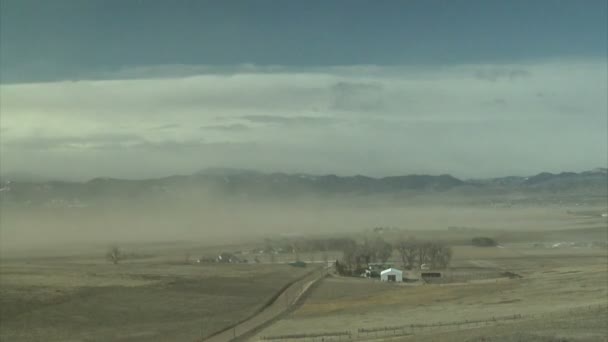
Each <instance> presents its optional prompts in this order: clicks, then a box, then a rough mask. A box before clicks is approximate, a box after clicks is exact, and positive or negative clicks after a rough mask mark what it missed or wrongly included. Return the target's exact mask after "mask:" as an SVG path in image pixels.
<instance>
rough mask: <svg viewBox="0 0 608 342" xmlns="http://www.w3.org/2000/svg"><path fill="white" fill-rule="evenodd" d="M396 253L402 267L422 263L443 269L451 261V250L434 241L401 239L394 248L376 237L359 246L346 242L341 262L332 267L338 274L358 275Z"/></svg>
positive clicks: (383, 262) (354, 242) (384, 261)
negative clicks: (372, 264) (371, 264)
mask: <svg viewBox="0 0 608 342" xmlns="http://www.w3.org/2000/svg"><path fill="white" fill-rule="evenodd" d="M394 250H396V251H397V253H398V254H399V257H400V259H401V262H402V264H403V267H404V268H406V269H413V268H416V267H420V265H422V264H426V265H428V266H429V267H431V268H436V269H438V268H446V267H447V266H448V265H449V264H450V261H451V260H452V248H450V247H449V246H447V245H446V244H444V243H442V242H437V241H417V240H414V239H408V240H401V241H399V242H397V243H396V244H395V245H391V244H390V243H388V242H386V241H384V240H383V239H382V238H380V237H377V238H376V239H374V240H369V239H366V240H364V241H363V242H362V243H357V242H356V241H354V240H349V243H348V244H347V245H346V246H345V248H343V249H342V253H343V254H342V260H341V262H338V263H337V264H336V267H337V268H338V272H340V273H342V274H360V273H362V272H363V271H364V270H365V269H366V268H367V267H368V266H369V264H370V263H381V264H385V263H386V262H387V261H388V259H389V258H390V257H391V256H392V255H393V251H394Z"/></svg>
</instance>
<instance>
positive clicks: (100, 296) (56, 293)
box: [0, 258, 306, 341]
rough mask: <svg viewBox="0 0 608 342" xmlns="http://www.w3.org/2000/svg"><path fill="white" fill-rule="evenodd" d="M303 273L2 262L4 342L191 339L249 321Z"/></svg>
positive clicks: (158, 263)
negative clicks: (284, 286) (259, 309)
mask: <svg viewBox="0 0 608 342" xmlns="http://www.w3.org/2000/svg"><path fill="white" fill-rule="evenodd" d="M304 272H306V269H299V268H293V267H290V266H287V265H231V264H228V265H222V264H208V265H187V264H183V265H180V264H169V263H167V262H166V261H164V262H163V261H162V260H149V261H139V262H131V263H124V264H119V265H111V264H107V263H104V262H103V261H100V260H93V259H91V260H86V259H85V260H83V259H81V258H78V259H76V258H55V259H35V260H30V261H26V260H13V261H4V262H3V263H2V264H0V275H1V276H0V340H2V341H38V340H40V341H169V340H171V341H192V340H194V339H196V338H198V337H200V336H201V335H203V336H207V335H209V334H211V333H213V332H215V331H218V330H220V329H222V328H223V327H226V326H228V325H230V324H232V323H235V322H237V321H239V320H241V319H244V318H246V317H248V316H249V315H251V314H252V313H254V312H255V311H256V310H257V309H258V308H260V307H261V306H262V305H263V304H264V302H265V301H267V300H268V299H270V298H271V297H272V296H273V295H274V294H275V293H276V292H277V291H278V290H280V288H281V287H282V286H283V285H285V284H286V283H287V282H289V281H290V280H292V279H295V278H297V277H299V276H301V275H302V274H303V273H304Z"/></svg>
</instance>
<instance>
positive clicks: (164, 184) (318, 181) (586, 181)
mask: <svg viewBox="0 0 608 342" xmlns="http://www.w3.org/2000/svg"><path fill="white" fill-rule="evenodd" d="M1 188H2V191H1V192H0V194H1V197H0V199H1V200H2V202H3V203H13V204H28V205H50V206H65V207H79V206H86V205H88V204H90V203H93V202H97V201H104V200H110V201H120V200H125V201H130V200H137V199H147V200H150V199H160V200H163V199H176V198H196V197H197V196H204V195H212V196H214V197H213V198H218V197H228V198H230V197H234V196H237V197H240V198H243V197H247V198H268V199H273V198H274V199H281V198H294V197H299V196H320V197H328V196H330V197H335V196H354V197H366V196H388V197H394V198H404V197H408V196H420V195H423V196H430V197H433V196H434V197H467V196H469V197H470V196H472V197H480V196H494V197H498V198H501V197H502V198H506V197H516V198H519V199H520V200H521V199H522V198H527V199H530V198H534V199H538V198H541V199H542V198H545V199H547V198H549V197H559V198H561V199H566V200H567V199H570V200H574V201H579V200H581V198H582V200H584V199H585V198H587V199H589V198H592V199H598V198H599V199H603V198H606V197H607V192H608V173H607V171H606V169H595V170H592V171H586V172H581V173H574V172H563V173H559V174H552V173H548V172H543V173H540V174H537V175H534V176H530V177H515V176H513V177H503V178H493V179H481V180H479V179H478V180H461V179H458V178H455V177H453V176H451V175H437V176H436V175H404V176H391V177H383V178H373V177H368V176H362V175H356V176H337V175H310V174H286V173H261V172H257V171H251V170H238V169H208V170H203V171H201V172H198V173H195V174H193V175H185V176H170V177H166V178H158V179H145V180H123V179H113V178H95V179H92V180H90V181H87V182H82V183H77V182H61V181H47V182H33V181H9V180H7V179H3V180H2V187H1Z"/></svg>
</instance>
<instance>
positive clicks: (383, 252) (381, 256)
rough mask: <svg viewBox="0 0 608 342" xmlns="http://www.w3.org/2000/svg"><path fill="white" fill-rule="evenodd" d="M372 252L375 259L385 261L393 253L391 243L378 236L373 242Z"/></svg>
mask: <svg viewBox="0 0 608 342" xmlns="http://www.w3.org/2000/svg"><path fill="white" fill-rule="evenodd" d="M372 246H373V254H374V259H375V260H376V261H380V262H381V263H383V264H384V263H386V262H387V261H388V259H389V258H390V257H391V255H393V245H391V244H390V243H388V242H386V241H384V240H383V239H382V238H380V237H378V238H377V239H376V240H375V241H374V243H373V245H372Z"/></svg>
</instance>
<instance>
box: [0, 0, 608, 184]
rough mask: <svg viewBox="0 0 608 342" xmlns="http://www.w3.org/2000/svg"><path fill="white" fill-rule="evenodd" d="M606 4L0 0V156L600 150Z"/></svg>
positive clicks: (474, 161)
mask: <svg viewBox="0 0 608 342" xmlns="http://www.w3.org/2000/svg"><path fill="white" fill-rule="evenodd" d="M607 12H608V3H607V2H606V1H605V0H598V1H593V0H587V1H574V0H572V1H543V0H538V1H473V0H470V1H464V0H461V1H381V2H378V1H239V2H237V1H215V2H207V1H185V0H184V1H136V0H133V1H122V0H116V1H80V0H73V1H66V0H56V1H43V0H40V1H31V0H2V2H1V8H0V15H1V17H0V25H1V27H0V38H1V39H0V44H1V46H0V170H1V171H2V172H29V173H34V174H39V175H42V176H47V177H53V178H63V179H88V178H92V177H97V176H110V177H125V178H144V177H156V176H165V175H170V174H175V173H182V174H184V173H192V172H195V171H197V170H199V169H203V168H206V167H240V168H250V169H260V170H265V171H287V172H309V173H337V174H345V175H346V174H367V175H372V176H384V175H396V174H410V173H432V174H442V173H450V174H453V175H455V176H457V177H463V178H466V177H488V176H503V175H512V174H517V175H529V174H534V173H538V172H541V171H552V172H558V171H563V170H569V171H581V170H586V169H592V168H595V167H606V164H607V163H608V156H607V155H608V146H607V145H608V137H607V134H608V133H607V132H608V99H607V95H606V94H607V93H608V67H607V62H608V56H607V49H608V46H607V41H608V33H607V32H608V27H607V25H608V23H607V20H608V15H607Z"/></svg>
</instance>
